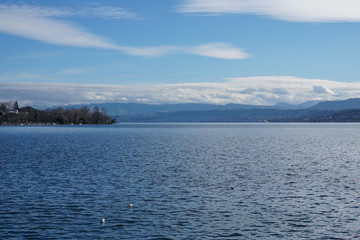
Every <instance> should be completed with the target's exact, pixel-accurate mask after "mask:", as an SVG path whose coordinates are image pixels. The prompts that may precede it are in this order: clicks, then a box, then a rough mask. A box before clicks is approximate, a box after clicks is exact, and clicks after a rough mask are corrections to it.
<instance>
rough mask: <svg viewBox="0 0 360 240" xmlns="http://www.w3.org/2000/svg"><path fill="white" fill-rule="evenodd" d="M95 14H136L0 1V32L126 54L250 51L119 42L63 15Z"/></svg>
mask: <svg viewBox="0 0 360 240" xmlns="http://www.w3.org/2000/svg"><path fill="white" fill-rule="evenodd" d="M73 15H80V16H88V15H89V16H98V17H103V18H111V19H120V18H135V17H136V15H135V14H133V13H131V12H128V11H125V10H123V9H119V8H110V7H105V6H94V7H92V8H86V9H84V10H79V11H77V12H75V11H74V10H72V9H55V8H48V7H42V6H38V5H24V4H22V5H5V4H0V32H3V33H7V34H12V35H16V36H20V37H24V38H28V39H33V40H37V41H41V42H45V43H48V44H55V45H62V46H72V47H87V48H102V49H109V50H116V51H120V52H122V53H123V54H126V55H132V56H142V57H160V56H164V55H168V54H175V53H176V54H193V55H200V56H206V57H212V58H221V59H244V58H247V57H248V56H249V55H248V54H247V53H245V52H244V51H243V50H242V49H240V48H237V47H235V46H231V45H230V44H227V43H210V44H201V45H198V46H188V47H184V46H172V45H165V46H150V47H133V46H121V45H118V44H116V43H113V42H112V41H110V40H108V39H106V38H103V37H100V36H98V35H96V34H93V33H90V32H88V31H87V30H86V29H84V28H82V27H79V26H77V25H75V24H73V23H70V22H68V21H65V20H62V19H59V18H62V17H67V16H73Z"/></svg>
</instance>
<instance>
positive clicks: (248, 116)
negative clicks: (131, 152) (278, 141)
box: [65, 98, 360, 122]
mask: <svg viewBox="0 0 360 240" xmlns="http://www.w3.org/2000/svg"><path fill="white" fill-rule="evenodd" d="M82 106H85V105H70V106H66V107H65V108H80V107H82ZM86 106H88V107H90V108H93V107H95V106H97V107H99V108H100V109H102V108H105V109H106V110H107V113H108V114H109V115H110V116H112V117H115V118H116V119H117V121H118V122H260V121H261V122H262V121H264V120H267V121H272V122H334V121H335V122H338V121H339V122H341V121H345V122H352V121H358V119H357V112H359V114H358V115H359V120H360V98H350V99H347V100H339V101H308V102H305V103H302V104H298V105H293V104H288V103H278V104H276V105H273V106H259V105H243V104H226V105H216V104H201V103H182V104H162V105H153V104H140V103H101V104H90V105H86Z"/></svg>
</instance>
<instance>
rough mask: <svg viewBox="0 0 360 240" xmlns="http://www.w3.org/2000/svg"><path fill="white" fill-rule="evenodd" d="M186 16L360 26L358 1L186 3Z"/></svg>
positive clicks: (203, 0)
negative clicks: (245, 16)
mask: <svg viewBox="0 0 360 240" xmlns="http://www.w3.org/2000/svg"><path fill="white" fill-rule="evenodd" d="M177 9H178V11H179V12H182V13H196V14H255V15H263V16H267V17H270V18H274V19H281V20H286V21H295V22H359V21H360V12H359V9H360V1H357V0H291V1H289V0H222V1H218V0H183V2H182V4H181V5H179V6H178V7H177Z"/></svg>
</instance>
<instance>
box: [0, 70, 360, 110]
mask: <svg viewBox="0 0 360 240" xmlns="http://www.w3.org/2000/svg"><path fill="white" fill-rule="evenodd" d="M359 95H360V83H348V82H334V81H327V80H319V79H304V78H297V77H291V76H264V77H245V78H229V79H226V80H225V81H224V82H219V83H181V84H157V85H133V86H132V85H101V84H95V85H92V84H57V83H4V82H0V101H9V100H18V101H19V103H20V104H22V105H26V104H29V105H34V106H51V105H63V104H77V103H103V102H138V103H151V104H161V103H212V104H227V103H239V104H255V105H273V104H276V103H279V102H288V103H293V104H299V103H303V102H305V101H309V100H339V99H347V98H351V97H358V96H359Z"/></svg>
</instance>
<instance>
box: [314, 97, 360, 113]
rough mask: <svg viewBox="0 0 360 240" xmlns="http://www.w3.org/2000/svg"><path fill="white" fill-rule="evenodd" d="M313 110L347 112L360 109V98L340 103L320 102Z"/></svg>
mask: <svg viewBox="0 0 360 240" xmlns="http://www.w3.org/2000/svg"><path fill="white" fill-rule="evenodd" d="M311 109H317V110H333V111H336V110H345V109H360V98H349V99H347V100H340V101H326V102H320V103H318V104H316V105H315V106H313V107H311Z"/></svg>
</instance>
